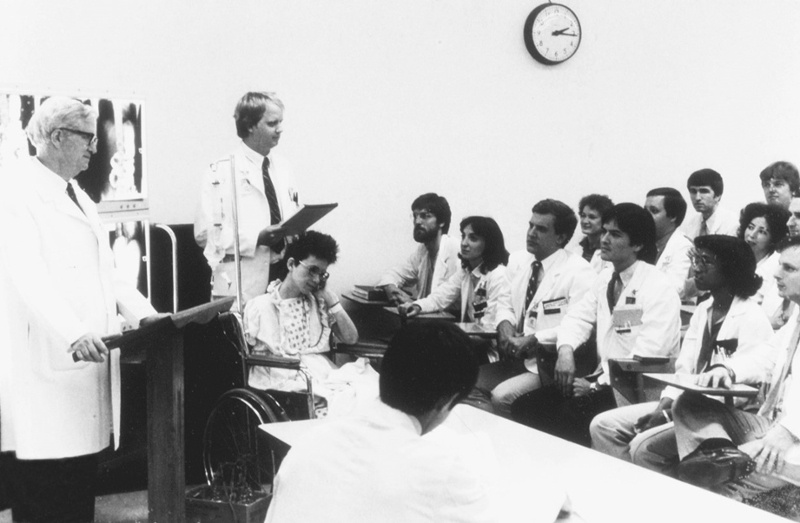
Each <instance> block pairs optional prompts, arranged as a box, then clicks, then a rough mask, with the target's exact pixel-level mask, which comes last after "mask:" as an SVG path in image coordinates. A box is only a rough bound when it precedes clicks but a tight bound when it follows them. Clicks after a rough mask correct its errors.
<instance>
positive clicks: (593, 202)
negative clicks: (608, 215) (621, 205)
mask: <svg viewBox="0 0 800 523" xmlns="http://www.w3.org/2000/svg"><path fill="white" fill-rule="evenodd" d="M584 207H589V208H590V209H594V210H595V211H597V212H598V214H600V216H602V215H603V213H604V212H606V211H607V210H609V209H610V208H612V207H614V202H612V201H611V198H609V197H608V196H606V195H605V194H587V195H586V196H584V197H583V198H581V201H580V202H579V203H578V213H582V212H583V208H584Z"/></svg>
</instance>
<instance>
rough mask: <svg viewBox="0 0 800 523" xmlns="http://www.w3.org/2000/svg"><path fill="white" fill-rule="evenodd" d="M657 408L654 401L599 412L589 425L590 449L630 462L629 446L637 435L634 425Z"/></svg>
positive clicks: (656, 403)
mask: <svg viewBox="0 0 800 523" xmlns="http://www.w3.org/2000/svg"><path fill="white" fill-rule="evenodd" d="M657 406H658V402H657V401H654V402H649V403H639V404H637V405H628V406H627V407H620V408H617V409H611V410H608V411H606V412H601V413H600V414H598V415H597V416H595V417H594V419H592V422H591V424H590V425H589V433H590V434H591V437H592V448H593V449H595V450H598V451H600V452H602V453H604V454H608V455H609V456H614V457H615V458H619V459H622V460H625V461H631V455H630V447H629V445H630V443H631V441H632V440H633V438H635V437H636V435H637V433H636V430H635V429H634V425H635V424H636V422H637V421H638V420H639V418H641V417H642V416H644V415H646V414H649V413H650V412H652V411H653V410H654V409H655V408H656V407H657Z"/></svg>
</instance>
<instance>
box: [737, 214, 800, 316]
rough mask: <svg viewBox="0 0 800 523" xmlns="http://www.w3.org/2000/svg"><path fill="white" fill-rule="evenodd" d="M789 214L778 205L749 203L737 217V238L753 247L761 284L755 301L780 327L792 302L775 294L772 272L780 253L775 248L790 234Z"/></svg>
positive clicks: (775, 267)
mask: <svg viewBox="0 0 800 523" xmlns="http://www.w3.org/2000/svg"><path fill="white" fill-rule="evenodd" d="M789 216H791V214H790V213H789V211H787V210H786V209H784V208H782V207H779V206H777V205H771V204H769V205H768V204H766V203H760V202H756V203H751V204H749V205H747V206H746V207H745V208H744V209H743V210H742V215H741V218H739V239H741V240H744V241H745V243H747V245H749V246H750V248H751V249H752V250H753V255H754V256H755V258H756V273H757V274H758V275H759V276H761V278H762V279H763V281H764V283H762V284H761V288H760V289H759V290H758V292H757V293H756V301H758V302H759V303H760V304H761V306H762V307H763V308H764V312H766V313H767V315H768V316H770V321H771V322H772V327H773V328H774V329H779V328H780V327H782V326H783V324H784V323H786V319H787V318H788V317H789V315H790V314H791V303H792V302H791V301H788V300H786V303H785V304H784V300H783V299H782V298H781V297H780V296H778V288H777V286H776V283H775V271H776V270H777V269H778V257H779V254H778V253H777V252H775V247H776V246H777V245H778V243H780V241H781V240H783V239H784V238H785V237H786V235H787V234H788V233H789V229H788V227H787V225H786V222H787V221H788V220H789Z"/></svg>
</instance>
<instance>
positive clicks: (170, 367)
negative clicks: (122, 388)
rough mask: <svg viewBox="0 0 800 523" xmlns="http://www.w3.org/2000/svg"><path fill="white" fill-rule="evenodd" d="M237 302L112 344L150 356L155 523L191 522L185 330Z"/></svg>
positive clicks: (176, 317)
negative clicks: (186, 444) (188, 509)
mask: <svg viewBox="0 0 800 523" xmlns="http://www.w3.org/2000/svg"><path fill="white" fill-rule="evenodd" d="M235 299H236V298H235V297H229V298H224V299H221V300H218V301H213V302H211V303H207V304H204V305H200V306H197V307H194V308H192V309H188V310H185V311H182V312H178V313H176V314H173V315H171V316H168V317H165V318H162V319H160V320H158V321H155V322H153V323H150V324H148V325H145V326H143V327H141V328H139V329H136V330H132V331H128V332H126V333H124V334H123V335H122V336H120V337H118V338H115V339H113V340H111V341H109V342H107V343H106V346H107V347H108V348H109V349H114V348H119V349H121V350H122V351H123V352H125V353H126V354H130V353H131V352H144V355H145V358H146V363H145V369H146V371H147V496H148V497H147V499H148V513H149V519H150V521H151V523H156V522H158V523H168V522H171V521H184V520H185V519H186V477H185V472H184V467H185V463H184V459H185V456H184V441H183V438H184V434H183V430H184V429H183V390H184V389H183V328H184V327H186V325H188V324H190V323H208V322H209V321H211V320H212V319H214V318H215V317H216V316H217V314H219V313H220V312H225V311H227V310H229V309H230V308H231V305H232V304H233V302H234V300H235Z"/></svg>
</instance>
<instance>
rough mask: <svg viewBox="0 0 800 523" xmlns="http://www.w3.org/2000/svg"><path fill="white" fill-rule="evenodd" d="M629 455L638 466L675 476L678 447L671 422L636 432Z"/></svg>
mask: <svg viewBox="0 0 800 523" xmlns="http://www.w3.org/2000/svg"><path fill="white" fill-rule="evenodd" d="M630 456H631V461H633V463H634V464H636V465H639V466H640V467H644V468H647V469H650V470H655V471H656V472H660V473H662V474H666V475H667V476H670V477H675V476H676V471H675V466H676V465H677V464H678V447H677V446H676V443H675V429H674V426H673V424H672V423H666V424H664V425H660V426H658V427H655V428H652V429H650V430H647V431H645V432H642V433H641V434H638V435H637V436H636V437H635V438H633V441H631V444H630Z"/></svg>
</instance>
